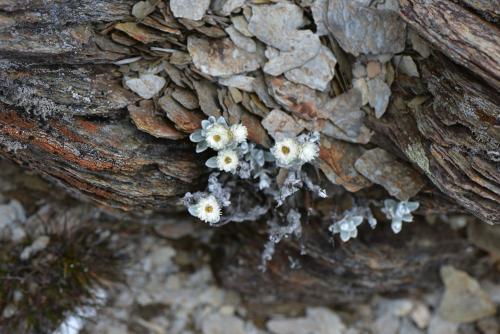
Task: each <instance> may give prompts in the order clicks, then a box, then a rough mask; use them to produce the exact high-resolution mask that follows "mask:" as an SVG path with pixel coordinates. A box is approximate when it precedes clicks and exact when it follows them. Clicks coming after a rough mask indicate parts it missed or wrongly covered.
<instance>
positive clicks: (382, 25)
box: [327, 0, 406, 56]
mask: <svg viewBox="0 0 500 334" xmlns="http://www.w3.org/2000/svg"><path fill="white" fill-rule="evenodd" d="M327 15H328V17H327V27H328V29H329V30H330V32H331V33H332V34H333V36H335V38H336V39H337V41H338V42H339V44H340V46H341V47H342V49H344V50H345V51H347V52H349V53H352V54H353V55H355V56H357V55H359V54H361V53H364V54H374V55H379V54H394V53H398V52H401V51H403V49H404V46H405V36H406V31H405V30H406V27H405V24H404V22H403V21H402V20H401V19H400V18H399V16H398V14H397V13H396V12H393V11H390V10H378V9H374V8H371V7H368V6H367V2H366V1H365V2H364V3H362V2H361V1H352V0H332V1H329V7H328V14H327Z"/></svg>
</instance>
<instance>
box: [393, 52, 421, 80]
mask: <svg viewBox="0 0 500 334" xmlns="http://www.w3.org/2000/svg"><path fill="white" fill-rule="evenodd" d="M392 61H393V64H394V66H395V67H396V70H397V71H399V72H401V73H403V74H406V75H408V76H410V77H418V76H420V74H419V73H418V68H417V64H415V61H414V60H413V58H412V57H410V56H394V58H393V60H392Z"/></svg>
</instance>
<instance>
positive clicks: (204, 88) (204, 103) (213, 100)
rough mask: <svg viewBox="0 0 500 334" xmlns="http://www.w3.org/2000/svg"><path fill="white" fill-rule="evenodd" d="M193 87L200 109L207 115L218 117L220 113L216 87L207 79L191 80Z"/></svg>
mask: <svg viewBox="0 0 500 334" xmlns="http://www.w3.org/2000/svg"><path fill="white" fill-rule="evenodd" d="M193 87H194V90H195V91H196V94H197V95H198V101H199V103H200V108H201V111H203V113H204V114H205V115H207V116H214V117H219V116H220V115H221V113H220V107H219V102H218V98H217V87H216V86H215V85H214V84H213V83H211V82H210V81H208V80H201V81H193Z"/></svg>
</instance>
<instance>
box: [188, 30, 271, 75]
mask: <svg viewBox="0 0 500 334" xmlns="http://www.w3.org/2000/svg"><path fill="white" fill-rule="evenodd" d="M188 50H189V54H190V55H191V57H192V59H193V63H194V65H195V66H196V68H198V69H199V70H200V71H201V72H203V73H204V74H208V75H211V76H230V75H234V74H239V73H244V72H250V71H254V70H256V69H258V68H259V67H260V66H261V63H262V62H263V55H260V54H259V53H250V52H248V51H245V50H242V49H240V48H238V47H237V46H236V45H235V44H234V43H233V42H232V41H231V39H229V38H222V39H216V40H207V39H203V38H198V37H195V36H189V37H188Z"/></svg>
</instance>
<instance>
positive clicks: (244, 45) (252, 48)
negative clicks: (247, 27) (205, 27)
mask: <svg viewBox="0 0 500 334" xmlns="http://www.w3.org/2000/svg"><path fill="white" fill-rule="evenodd" d="M225 30H226V32H227V34H228V35H229V38H231V40H232V41H233V43H234V44H236V46H237V47H239V48H240V49H243V50H245V51H248V52H256V51H257V44H255V41H254V40H253V39H251V38H250V37H247V36H245V35H243V34H242V33H241V32H239V31H238V30H237V29H236V28H235V27H234V26H229V27H227V28H226V29H225Z"/></svg>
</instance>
